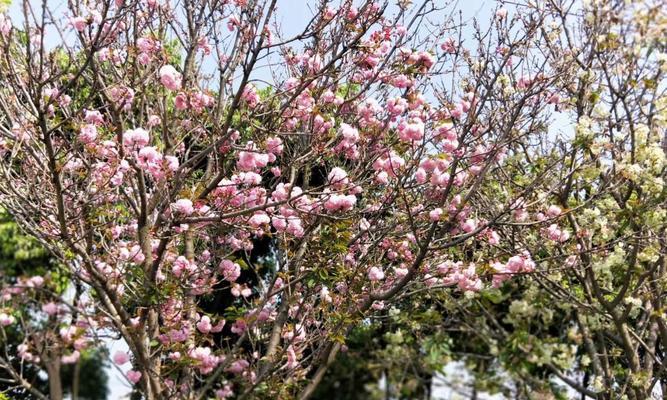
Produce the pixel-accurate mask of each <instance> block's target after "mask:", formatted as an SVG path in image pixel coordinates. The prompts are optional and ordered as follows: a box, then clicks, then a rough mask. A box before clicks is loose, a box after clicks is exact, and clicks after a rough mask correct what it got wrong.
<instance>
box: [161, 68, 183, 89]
mask: <svg viewBox="0 0 667 400" xmlns="http://www.w3.org/2000/svg"><path fill="white" fill-rule="evenodd" d="M160 82H162V84H163V85H164V87H166V88H167V89H169V90H179V89H180V88H181V74H180V73H179V72H178V71H176V68H174V67H173V66H171V65H164V66H163V67H162V68H160Z"/></svg>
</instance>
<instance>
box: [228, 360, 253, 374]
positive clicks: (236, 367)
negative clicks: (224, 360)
mask: <svg viewBox="0 0 667 400" xmlns="http://www.w3.org/2000/svg"><path fill="white" fill-rule="evenodd" d="M249 366H250V363H249V362H248V361H246V360H237V361H234V362H233V363H232V365H230V366H229V367H228V368H227V371H229V372H231V373H233V374H240V373H241V372H243V371H245V369H246V368H248V367H249Z"/></svg>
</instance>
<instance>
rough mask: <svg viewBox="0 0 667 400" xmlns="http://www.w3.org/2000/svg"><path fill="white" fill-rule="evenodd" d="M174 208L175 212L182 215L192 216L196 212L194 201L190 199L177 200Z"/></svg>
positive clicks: (173, 205)
mask: <svg viewBox="0 0 667 400" xmlns="http://www.w3.org/2000/svg"><path fill="white" fill-rule="evenodd" d="M172 207H173V208H174V211H176V212H177V213H179V214H182V215H190V214H192V213H193V212H194V211H195V209H194V207H193V206H192V200H190V199H179V200H176V202H174V204H172Z"/></svg>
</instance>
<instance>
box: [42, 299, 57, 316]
mask: <svg viewBox="0 0 667 400" xmlns="http://www.w3.org/2000/svg"><path fill="white" fill-rule="evenodd" d="M42 311H43V312H45V313H46V314H48V315H51V316H53V315H56V314H57V313H58V306H57V305H56V303H54V302H49V303H46V304H44V305H42Z"/></svg>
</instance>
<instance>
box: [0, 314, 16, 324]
mask: <svg viewBox="0 0 667 400" xmlns="http://www.w3.org/2000/svg"><path fill="white" fill-rule="evenodd" d="M15 321H16V318H14V316H13V315H11V314H5V313H0V326H9V325H11V324H13V323H14V322H15Z"/></svg>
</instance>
